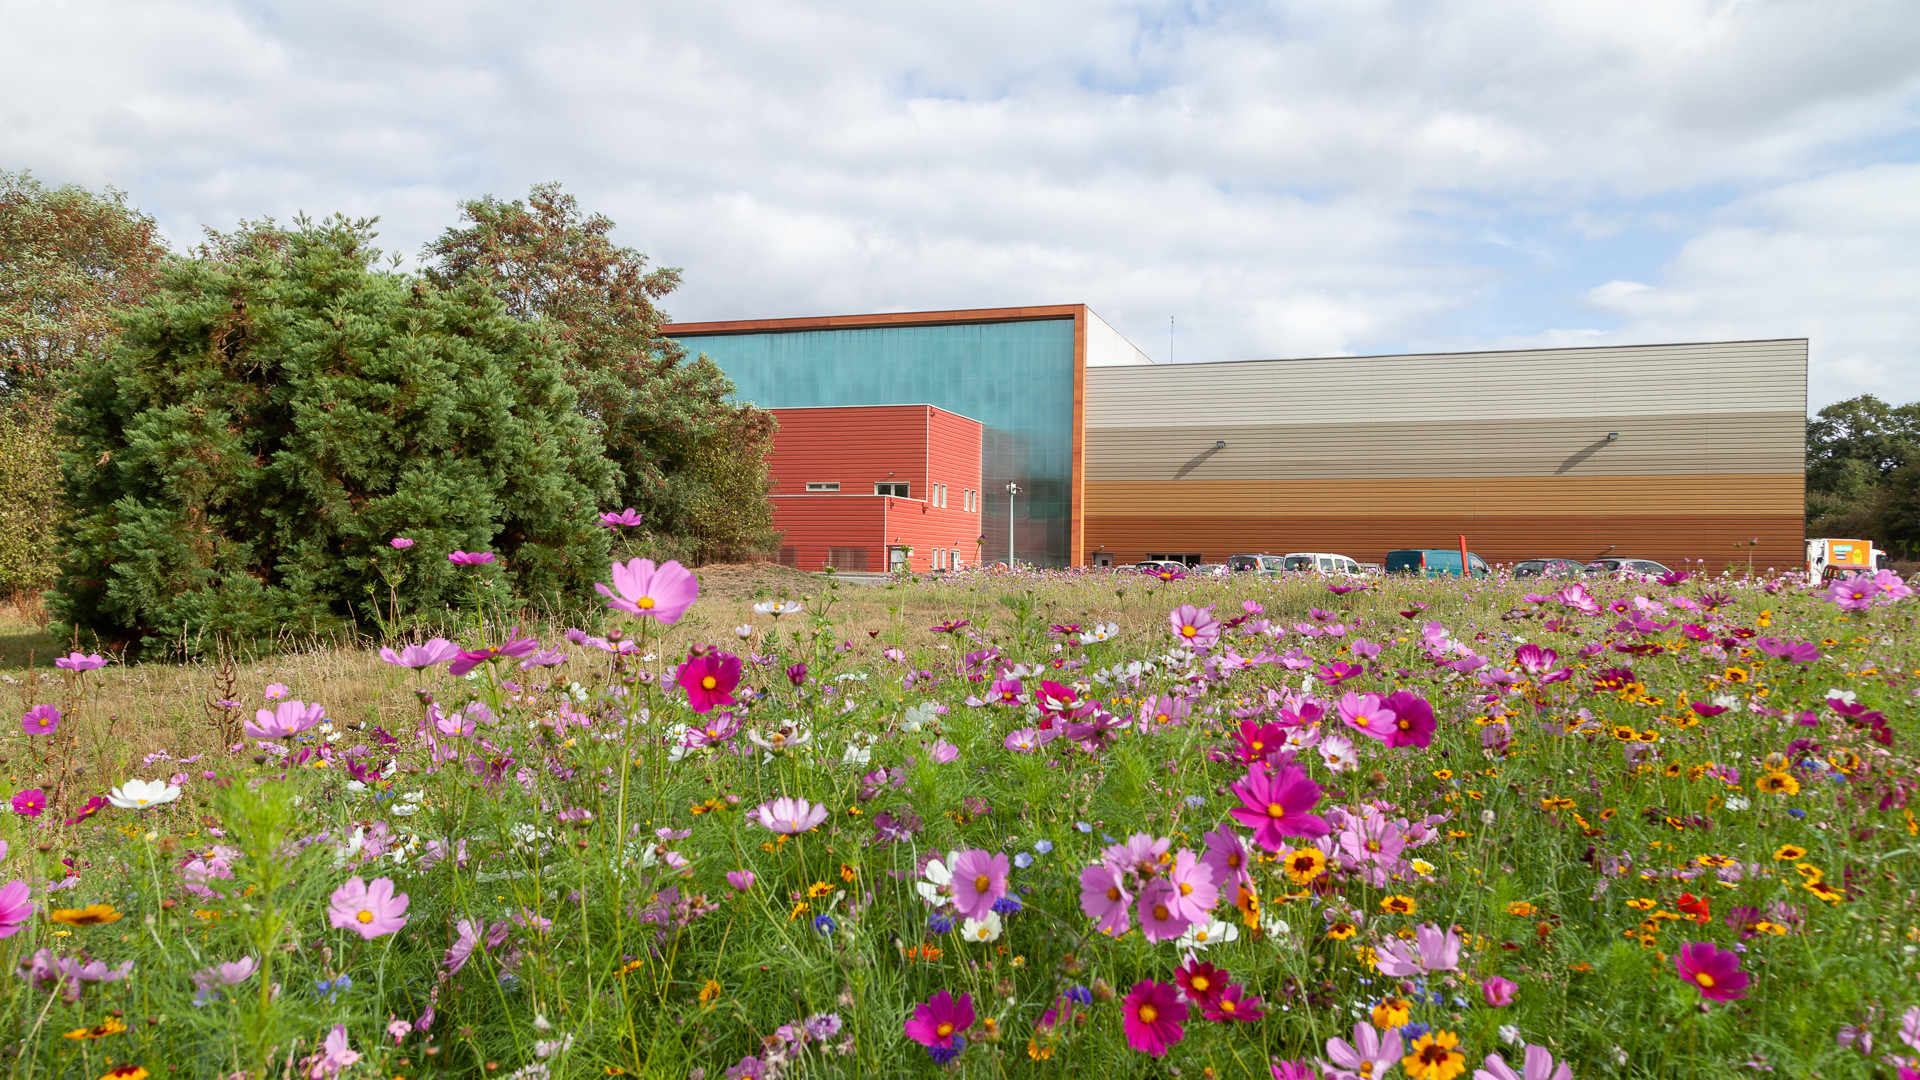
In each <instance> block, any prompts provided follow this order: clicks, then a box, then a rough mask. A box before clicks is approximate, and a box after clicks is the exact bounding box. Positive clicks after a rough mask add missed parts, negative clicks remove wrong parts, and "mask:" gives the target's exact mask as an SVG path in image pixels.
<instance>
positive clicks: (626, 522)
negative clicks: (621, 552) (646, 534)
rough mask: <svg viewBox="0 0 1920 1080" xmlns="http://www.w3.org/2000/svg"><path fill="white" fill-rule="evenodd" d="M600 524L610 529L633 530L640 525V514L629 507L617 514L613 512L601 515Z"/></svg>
mask: <svg viewBox="0 0 1920 1080" xmlns="http://www.w3.org/2000/svg"><path fill="white" fill-rule="evenodd" d="M600 524H602V525H605V526H606V527H607V528H609V529H620V528H632V527H633V526H635V525H638V524H640V513H639V512H638V511H636V510H635V509H634V508H633V507H631V506H629V507H627V508H626V509H625V510H622V511H620V512H619V513H617V514H615V513H612V512H608V513H604V514H601V515H600Z"/></svg>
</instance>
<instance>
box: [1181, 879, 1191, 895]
mask: <svg viewBox="0 0 1920 1080" xmlns="http://www.w3.org/2000/svg"><path fill="white" fill-rule="evenodd" d="M1180 895H1181V896H1192V895H1193V886H1192V885H1190V884H1188V883H1187V882H1184V881H1183V882H1181V883H1180Z"/></svg>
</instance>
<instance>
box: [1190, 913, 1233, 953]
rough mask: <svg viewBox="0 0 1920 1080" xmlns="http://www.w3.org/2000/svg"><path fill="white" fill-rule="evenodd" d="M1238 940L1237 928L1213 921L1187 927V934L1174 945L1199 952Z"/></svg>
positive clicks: (1226, 923) (1229, 924)
mask: <svg viewBox="0 0 1920 1080" xmlns="http://www.w3.org/2000/svg"><path fill="white" fill-rule="evenodd" d="M1239 938H1240V928H1239V927H1237V926H1235V925H1233V924H1232V923H1229V922H1222V921H1220V920H1219V919H1213V920H1211V921H1209V922H1198V923H1194V924H1193V925H1192V926H1189V927H1187V932H1186V933H1184V934H1181V935H1180V940H1179V941H1178V942H1177V943H1176V944H1177V946H1178V947H1179V948H1181V949H1185V950H1188V951H1191V952H1200V951H1202V950H1204V949H1206V948H1207V947H1208V946H1210V945H1218V944H1220V943H1222V942H1226V941H1237V940H1239Z"/></svg>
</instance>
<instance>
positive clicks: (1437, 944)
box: [1377, 923, 1460, 979]
mask: <svg viewBox="0 0 1920 1080" xmlns="http://www.w3.org/2000/svg"><path fill="white" fill-rule="evenodd" d="M1413 938H1414V939H1413V941H1411V942H1409V941H1403V940H1401V939H1400V938H1389V939H1388V940H1387V941H1386V942H1385V943H1383V944H1382V945H1381V946H1380V949H1379V951H1378V953H1377V957H1378V960H1377V962H1378V963H1379V965H1380V973H1381V974H1383V975H1391V976H1393V977H1394V978H1396V979H1400V978H1405V977H1407V976H1410V975H1422V974H1425V973H1427V972H1431V971H1454V970H1457V969H1458V968H1459V967H1460V935H1458V934H1456V933H1454V932H1453V931H1452V930H1442V929H1440V928H1439V927H1438V926H1435V925H1433V924H1432V923H1422V924H1421V925H1420V926H1419V927H1418V928H1416V929H1415V930H1414V932H1413Z"/></svg>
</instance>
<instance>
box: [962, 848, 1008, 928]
mask: <svg viewBox="0 0 1920 1080" xmlns="http://www.w3.org/2000/svg"><path fill="white" fill-rule="evenodd" d="M948 869H950V870H952V871H953V884H952V889H953V906H954V909H955V910H957V911H958V912H960V915H961V917H963V918H968V919H984V918H986V917H987V916H988V915H991V914H993V905H994V902H995V901H997V900H999V899H1000V898H1001V897H1003V896H1005V895H1007V874H1008V873H1009V872H1010V871H1011V870H1012V869H1013V866H1012V864H1011V863H1009V862H1008V861H1007V856H1006V855H1005V853H1002V854H999V855H992V854H989V853H988V852H986V851H984V850H982V849H980V848H974V849H972V850H970V851H963V852H961V853H960V857H959V858H957V859H955V860H953V865H952V866H951V867H949V868H948Z"/></svg>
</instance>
